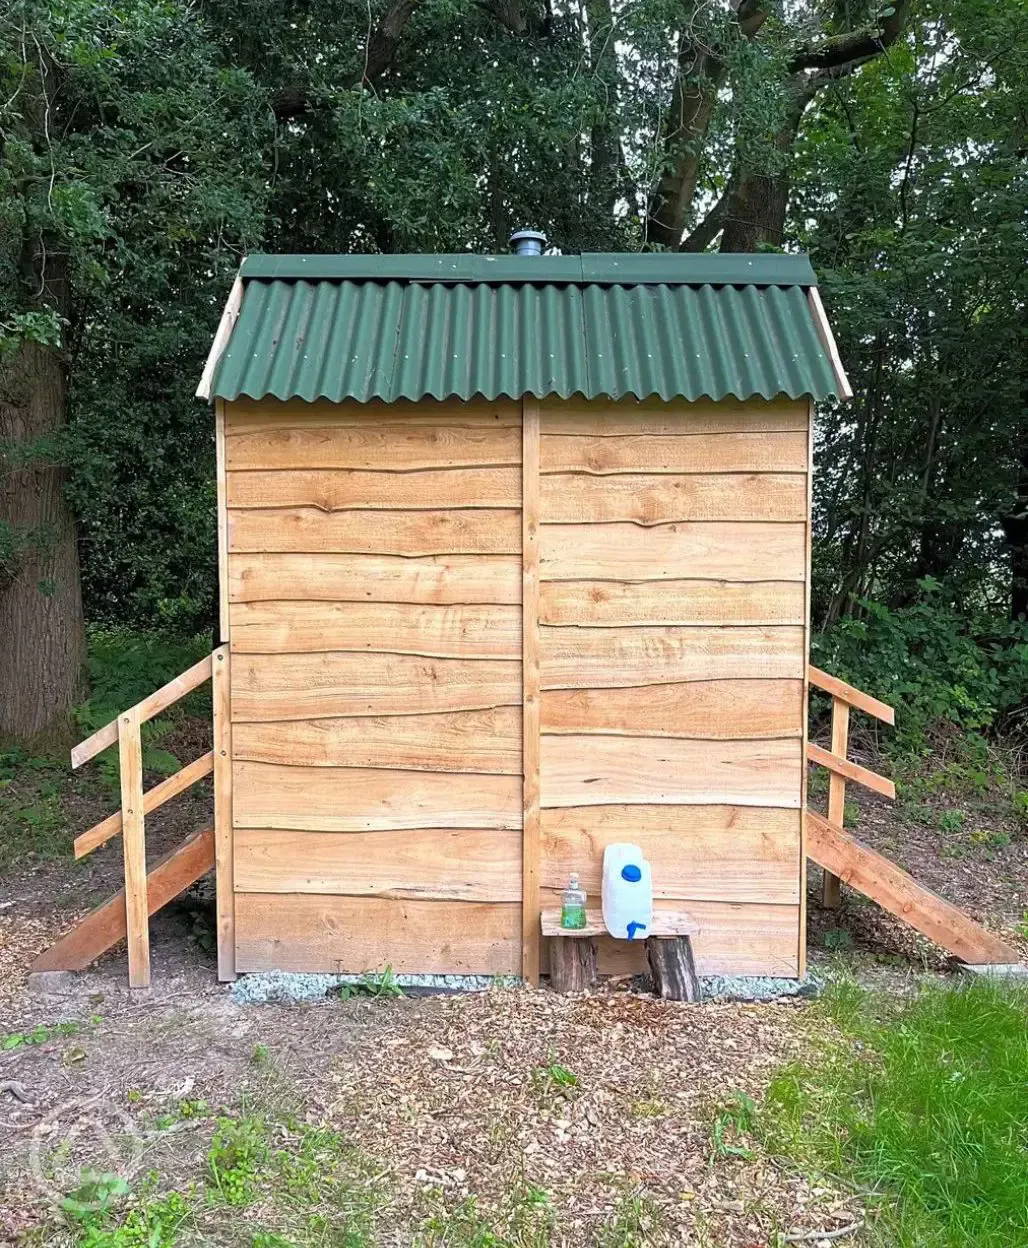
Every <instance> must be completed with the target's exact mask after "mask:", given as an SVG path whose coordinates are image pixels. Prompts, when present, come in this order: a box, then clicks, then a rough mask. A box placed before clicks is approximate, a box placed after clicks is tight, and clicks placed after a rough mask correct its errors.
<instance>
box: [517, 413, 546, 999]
mask: <svg viewBox="0 0 1028 1248" xmlns="http://www.w3.org/2000/svg"><path fill="white" fill-rule="evenodd" d="M521 411H522V460H521V491H522V494H521V560H522V581H521V589H522V592H521V634H522V651H521V659H522V663H521V681H522V695H521V696H522V725H521V731H522V771H523V787H522V831H521V974H522V978H523V979H524V980H525V982H526V983H528V984H532V985H533V986H534V985H537V984H538V983H539V952H540V941H541V935H540V898H539V842H540V829H539V747H540V740H539V698H540V675H539V471H540V464H539V400H538V399H536V398H533V397H531V396H527V397H525V398H524V399H523V400H522V408H521Z"/></svg>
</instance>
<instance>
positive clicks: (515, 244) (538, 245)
mask: <svg viewBox="0 0 1028 1248" xmlns="http://www.w3.org/2000/svg"><path fill="white" fill-rule="evenodd" d="M546 242H547V239H546V235H545V234H540V233H539V231H538V230H518V231H517V233H515V234H512V235H511V236H510V245H511V249H512V251H513V252H514V254H515V255H516V256H541V255H542V254H543V249H544V248H545V247H546Z"/></svg>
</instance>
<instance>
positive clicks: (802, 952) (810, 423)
mask: <svg viewBox="0 0 1028 1248" xmlns="http://www.w3.org/2000/svg"><path fill="white" fill-rule="evenodd" d="M813 507H814V400H813V398H811V399H810V401H809V403H808V405H807V518H806V526H807V534H806V547H807V550H806V567H805V569H804V579H803V743H802V746H801V749H800V767H801V769H802V771H801V775H800V861H799V873H800V916H799V929H800V930H799V941H798V947H797V950H796V975H797V978H799V979H802V978H803V977H804V976H805V975H806V973H807V774H808V771H809V769H810V768H809V764H808V762H807V737H808V733H809V723H810V606H811V602H810V576H811V568H812V565H813V559H812V547H813V537H814V510H813Z"/></svg>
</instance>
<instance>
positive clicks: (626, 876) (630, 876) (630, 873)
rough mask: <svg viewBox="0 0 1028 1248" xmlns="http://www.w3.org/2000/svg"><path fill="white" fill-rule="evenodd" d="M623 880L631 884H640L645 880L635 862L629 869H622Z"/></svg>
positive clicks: (631, 863) (629, 865) (630, 864)
mask: <svg viewBox="0 0 1028 1248" xmlns="http://www.w3.org/2000/svg"><path fill="white" fill-rule="evenodd" d="M621 878H622V879H623V880H627V881H628V882H629V884H638V883H639V881H640V880H641V879H642V878H643V873H642V872H641V871H640V870H639V868H638V867H637V866H636V865H635V863H634V862H630V863H629V864H628V866H627V867H622V868H621Z"/></svg>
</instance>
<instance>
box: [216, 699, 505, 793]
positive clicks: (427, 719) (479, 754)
mask: <svg viewBox="0 0 1028 1248" xmlns="http://www.w3.org/2000/svg"><path fill="white" fill-rule="evenodd" d="M232 751H233V756H234V757H235V758H237V759H241V760H245V761H246V762H254V763H281V764H284V765H293V766H304V767H399V768H403V769H404V770H408V771H412V770H413V771H449V772H486V773H490V774H493V775H508V776H520V775H521V708H520V707H516V706H503V707H494V708H491V709H490V710H485V711H451V712H447V713H444V714H439V715H361V716H354V717H350V718H343V719H301V720H285V721H281V720H280V721H278V722H277V723H248V724H245V723H239V724H236V726H235V740H234V742H233V747H232Z"/></svg>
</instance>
